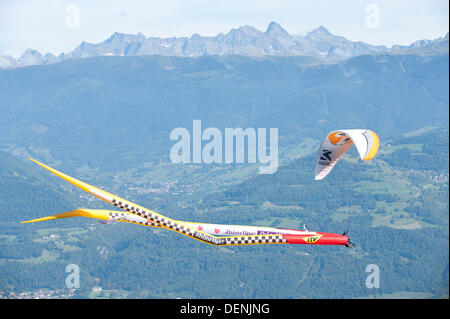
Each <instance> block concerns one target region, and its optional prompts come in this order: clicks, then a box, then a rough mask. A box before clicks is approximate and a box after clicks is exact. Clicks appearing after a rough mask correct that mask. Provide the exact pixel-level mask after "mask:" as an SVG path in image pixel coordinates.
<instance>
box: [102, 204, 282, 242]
mask: <svg viewBox="0 0 450 319" xmlns="http://www.w3.org/2000/svg"><path fill="white" fill-rule="evenodd" d="M112 204H113V205H114V206H116V207H119V208H121V209H124V210H126V211H128V212H130V213H133V214H136V215H138V216H141V217H144V218H146V219H147V220H148V222H147V223H140V224H144V225H150V226H163V227H167V228H170V229H172V230H175V231H177V232H179V233H182V234H184V235H186V236H189V237H192V238H195V239H198V240H201V241H203V242H207V243H210V244H213V245H252V244H284V243H287V240H286V239H285V238H284V237H283V236H282V235H254V236H237V237H226V238H223V237H222V238H218V237H216V236H213V235H210V234H206V233H203V232H198V231H196V230H195V229H192V228H191V227H188V226H186V225H184V224H180V223H177V222H175V221H173V220H171V219H168V218H167V217H164V216H161V215H159V214H155V213H152V212H149V211H146V210H144V209H141V208H138V207H134V206H130V205H128V204H127V203H123V202H121V201H117V200H116V199H113V200H112ZM115 214H121V213H115ZM123 215H125V214H123ZM110 216H111V215H110ZM120 219H123V216H122V217H120Z"/></svg>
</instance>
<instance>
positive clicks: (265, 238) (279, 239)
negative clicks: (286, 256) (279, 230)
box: [226, 235, 287, 245]
mask: <svg viewBox="0 0 450 319" xmlns="http://www.w3.org/2000/svg"><path fill="white" fill-rule="evenodd" d="M282 243H287V240H286V238H284V237H283V235H255V236H241V237H228V238H226V245H251V244H282Z"/></svg>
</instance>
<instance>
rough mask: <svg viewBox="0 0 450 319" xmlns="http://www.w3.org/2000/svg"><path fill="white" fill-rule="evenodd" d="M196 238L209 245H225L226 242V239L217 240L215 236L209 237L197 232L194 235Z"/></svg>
mask: <svg viewBox="0 0 450 319" xmlns="http://www.w3.org/2000/svg"><path fill="white" fill-rule="evenodd" d="M194 237H195V238H198V239H200V240H202V241H205V242H208V243H212V244H214V245H225V243H226V241H225V239H224V238H216V237H214V236H208V235H204V234H202V233H199V232H195V233H194Z"/></svg>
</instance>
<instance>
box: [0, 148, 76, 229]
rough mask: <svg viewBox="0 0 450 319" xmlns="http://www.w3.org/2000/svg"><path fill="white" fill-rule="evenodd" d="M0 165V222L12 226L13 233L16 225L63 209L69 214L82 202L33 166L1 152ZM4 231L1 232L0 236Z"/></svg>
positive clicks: (71, 192)
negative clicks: (69, 211) (68, 211)
mask: <svg viewBox="0 0 450 319" xmlns="http://www.w3.org/2000/svg"><path fill="white" fill-rule="evenodd" d="M0 163H1V165H0V194H1V201H0V219H1V222H2V223H8V222H10V223H11V222H13V223H11V224H10V227H13V228H12V229H15V228H16V227H18V226H19V224H18V222H19V221H23V220H27V219H30V218H32V217H38V216H43V215H51V214H54V213H58V212H60V211H61V208H62V207H66V209H68V210H71V209H73V208H74V207H77V205H79V203H80V202H81V200H80V198H79V197H78V196H77V195H76V194H77V193H76V192H74V191H73V190H71V188H70V187H67V185H64V184H63V183H61V181H59V180H56V179H52V178H49V175H48V174H46V173H45V172H42V170H39V169H38V168H37V167H35V165H31V164H28V163H26V162H23V161H19V160H17V159H16V158H14V157H13V156H11V155H9V154H6V153H5V152H2V151H0ZM30 163H31V162H30ZM2 227H4V225H3V226H2ZM6 229H7V227H5V228H4V229H2V233H4V232H5V231H6ZM10 230H11V229H9V230H8V232H9V231H10Z"/></svg>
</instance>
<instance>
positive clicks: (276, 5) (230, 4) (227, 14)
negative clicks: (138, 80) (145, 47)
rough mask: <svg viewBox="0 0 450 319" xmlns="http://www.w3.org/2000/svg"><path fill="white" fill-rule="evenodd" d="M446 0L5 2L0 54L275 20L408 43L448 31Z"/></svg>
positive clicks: (0, 3)
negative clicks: (117, 35) (116, 35)
mask: <svg viewBox="0 0 450 319" xmlns="http://www.w3.org/2000/svg"><path fill="white" fill-rule="evenodd" d="M448 16H449V5H448V1H447V0H412V1H411V0H409V1H406V0H397V1H387V0H380V1H375V0H369V1H364V0H340V1H332V0H330V1H323V0H297V1H295V0H272V1H267V0H258V1H245V0H226V1H221V0H191V1H188V0H186V1H181V0H163V1H160V0H157V1H152V0H147V1H144V0H143V1H132V0H128V1H123V0H100V1H95V0H68V1H66V0H0V53H1V54H10V55H12V56H14V57H17V56H18V55H20V54H22V53H23V51H25V50H26V49H27V48H33V49H37V50H39V51H40V52H42V53H46V52H52V53H54V54H56V55H58V54H60V53H61V52H69V51H72V50H73V49H74V48H75V47H76V46H78V45H79V44H80V43H81V42H82V41H86V42H91V43H98V42H102V41H104V40H105V39H107V38H108V37H109V36H110V35H111V34H112V33H114V32H122V33H133V34H136V33H138V32H142V33H143V34H144V35H145V36H147V37H149V36H159V37H172V36H178V37H179V36H188V37H190V36H191V35H192V34H194V33H198V34H201V35H208V36H214V35H216V34H218V33H220V32H223V33H227V32H228V31H229V30H230V29H232V28H237V27H239V26H242V25H252V26H254V27H255V28H257V29H259V30H261V31H265V30H266V28H267V25H268V24H269V23H270V22H271V21H276V22H278V23H279V24H280V25H281V26H283V27H284V28H285V29H286V30H287V31H288V32H289V33H291V34H305V33H306V32H308V31H311V30H312V29H314V28H317V27H318V26H320V25H323V26H325V27H326V28H328V30H330V32H332V33H333V34H336V35H342V36H344V37H346V38H348V39H350V40H352V41H356V40H360V41H364V42H367V43H371V44H384V45H387V46H391V45H392V44H410V43H412V42H414V41H415V40H419V39H435V38H438V37H442V36H444V35H445V34H446V33H447V32H448V23H449V19H448Z"/></svg>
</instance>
